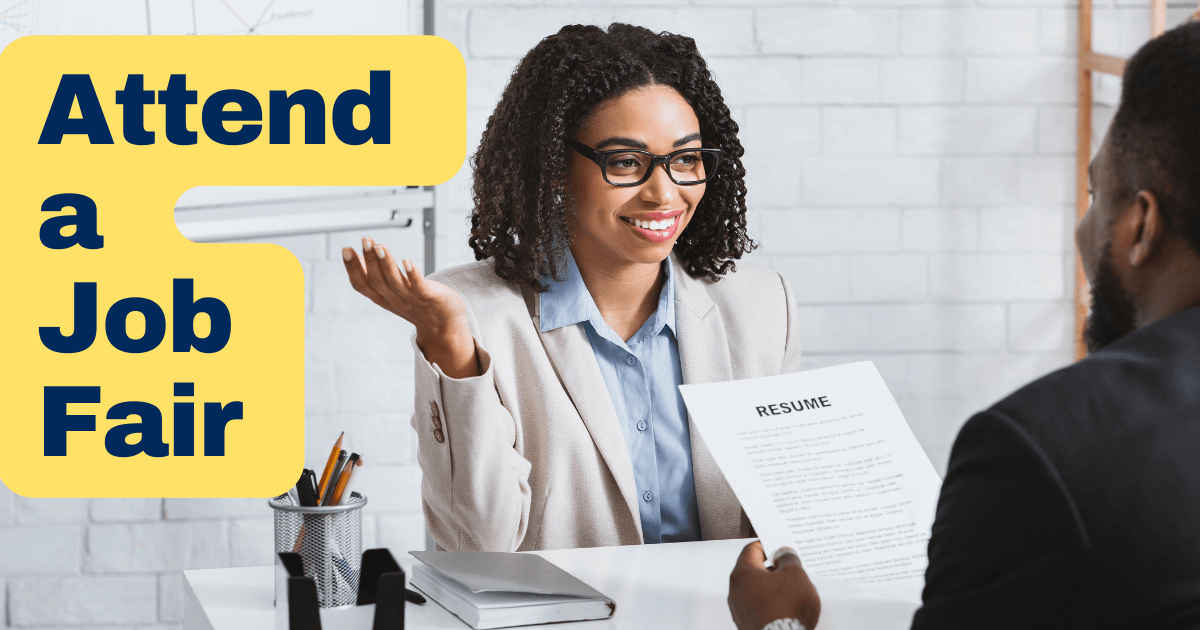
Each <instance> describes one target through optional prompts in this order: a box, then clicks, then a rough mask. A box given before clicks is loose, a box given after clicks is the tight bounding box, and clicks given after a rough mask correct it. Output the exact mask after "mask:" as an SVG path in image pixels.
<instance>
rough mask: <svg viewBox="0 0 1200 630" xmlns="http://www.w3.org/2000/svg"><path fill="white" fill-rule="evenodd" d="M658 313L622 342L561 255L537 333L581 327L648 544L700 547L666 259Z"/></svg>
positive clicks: (576, 270) (569, 259)
mask: <svg viewBox="0 0 1200 630" xmlns="http://www.w3.org/2000/svg"><path fill="white" fill-rule="evenodd" d="M663 268H664V269H665V270H666V274H667V281H666V282H664V283H663V288H662V293H660V294H659V297H658V308H657V309H656V310H655V311H654V314H652V315H651V316H650V318H649V319H647V320H646V323H645V324H643V325H642V327H641V328H640V329H639V330H638V331H637V332H636V333H634V334H633V336H632V337H630V338H629V341H624V340H622V339H621V336H620V335H618V334H617V333H616V332H614V331H613V329H612V328H609V326H608V324H606V323H604V318H603V317H601V316H600V309H598V308H597V307H596V302H595V300H593V299H592V294H591V293H589V292H588V289H587V286H586V285H584V283H583V278H582V277H580V275H579V268H578V267H576V266H575V259H574V257H572V256H571V253H570V250H568V251H567V273H566V277H565V278H564V279H563V281H562V282H554V281H553V280H549V281H548V284H549V290H548V291H546V292H545V293H543V294H542V296H541V298H540V300H541V306H540V315H541V329H542V331H543V332H545V331H548V330H554V329H555V328H561V327H563V326H571V325H573V324H578V323H582V324H583V327H584V329H585V330H586V331H587V335H588V339H589V340H590V341H591V343H592V352H593V353H595V355H596V362H597V363H599V365H600V374H602V375H603V376H604V384H605V385H607V386H608V395H609V397H610V398H611V399H612V402H613V407H614V408H616V411H617V417H618V418H619V419H620V420H621V429H622V430H623V431H624V433H625V444H626V445H627V446H628V447H629V459H630V460H632V462H633V478H634V481H635V483H636V484H637V491H638V506H639V507H640V512H641V514H640V516H641V519H642V540H643V541H644V542H646V543H648V544H649V543H659V542H682V541H688V540H700V511H699V508H698V507H697V505H696V484H695V482H694V481H693V478H692V445H691V437H690V435H689V432H688V423H687V409H686V408H685V407H684V404H683V397H682V396H681V395H680V394H679V389H678V387H677V386H678V385H680V384H682V383H683V371H682V369H681V368H680V366H679V346H678V344H677V343H676V341H675V284H674V281H673V280H672V278H671V264H670V260H666V261H663Z"/></svg>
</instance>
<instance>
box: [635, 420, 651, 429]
mask: <svg viewBox="0 0 1200 630" xmlns="http://www.w3.org/2000/svg"><path fill="white" fill-rule="evenodd" d="M648 426H650V425H648V424H646V421H645V420H642V421H641V422H639V423H637V428H638V431H645V430H646V427H648Z"/></svg>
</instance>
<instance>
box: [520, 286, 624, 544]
mask: <svg viewBox="0 0 1200 630" xmlns="http://www.w3.org/2000/svg"><path fill="white" fill-rule="evenodd" d="M521 292H522V294H523V295H524V297H525V303H526V305H527V306H528V307H529V309H530V316H531V318H532V319H533V325H534V327H535V328H536V329H537V330H538V334H539V335H540V336H541V339H542V347H543V348H545V350H546V355H547V356H548V357H549V358H550V364H551V365H553V366H554V370H555V372H557V373H558V378H559V381H561V382H562V386H563V388H564V389H565V390H566V391H567V395H568V396H570V398H571V402H572V403H574V404H575V409H576V411H578V412H579V417H580V418H582V419H583V424H584V426H586V427H587V430H588V433H590V434H591V436H592V441H593V442H595V444H596V449H597V450H599V451H600V455H601V457H603V458H604V462H605V463H606V464H607V465H608V470H609V472H610V473H611V474H612V476H613V479H615V480H616V482H617V488H618V489H619V490H620V491H621V496H622V498H624V499H625V506H626V508H627V509H628V512H627V513H626V514H624V515H623V516H624V517H625V518H626V520H627V522H629V523H631V524H632V526H633V527H634V528H635V529H636V530H637V540H639V541H640V540H641V539H642V519H641V513H640V512H639V510H638V503H637V484H636V483H635V482H634V478H633V462H632V461H631V460H630V459H629V447H628V446H627V445H626V444H625V434H624V433H623V432H622V431H621V421H620V418H618V417H617V411H616V409H615V408H614V407H613V404H612V398H610V397H609V395H608V388H607V386H606V385H605V384H604V376H603V375H602V374H600V366H599V365H598V364H597V363H596V355H595V353H594V352H593V351H592V343H591V341H589V340H588V337H587V332H585V331H584V329H583V326H582V325H580V324H575V325H572V326H563V327H561V328H555V329H554V330H548V331H546V332H542V331H541V321H540V320H541V317H540V315H539V312H538V310H539V303H540V299H539V297H540V296H539V294H538V293H537V292H535V291H531V290H529V289H528V288H522V290H521Z"/></svg>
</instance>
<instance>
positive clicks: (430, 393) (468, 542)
mask: <svg viewBox="0 0 1200 630" xmlns="http://www.w3.org/2000/svg"><path fill="white" fill-rule="evenodd" d="M467 317H468V320H469V322H470V325H471V332H472V334H473V336H474V339H475V351H476V352H477V353H478V355H479V364H480V368H481V369H482V370H483V373H482V374H481V375H479V376H475V377H471V378H463V379H455V378H451V377H449V376H446V375H445V373H443V372H442V370H441V368H439V367H438V366H437V365H436V364H433V363H430V362H429V361H428V360H427V359H426V358H425V356H424V354H423V353H422V352H421V349H420V347H418V346H417V341H416V333H413V336H412V344H413V350H414V356H415V362H416V366H415V367H416V370H415V372H416V374H415V380H416V388H415V390H416V400H415V401H414V407H413V409H414V410H415V411H414V413H413V417H412V426H413V429H415V430H416V432H417V462H418V463H419V464H420V465H421V499H422V507H423V509H424V512H425V523H426V525H427V526H428V528H429V534H430V536H432V537H433V540H434V542H436V543H437V544H438V546H439V547H441V548H442V549H446V550H449V551H516V549H517V547H519V546H520V545H521V541H523V540H524V538H525V532H526V530H527V528H528V525H529V506H530V491H529V470H530V463H529V461H528V460H526V459H525V458H524V457H522V456H521V455H520V454H519V453H518V452H517V450H516V445H517V436H518V431H517V425H516V422H515V421H514V419H513V416H512V414H511V413H510V412H509V411H508V409H507V408H505V406H504V404H503V402H502V401H501V400H500V395H499V393H498V392H497V390H496V381H495V377H494V373H493V371H492V358H491V355H489V354H488V352H487V350H486V349H485V348H484V347H483V345H482V344H481V343H480V340H479V329H478V325H477V324H476V320H475V317H474V314H473V313H472V311H471V309H470V305H469V304H468V306H467ZM439 425H440V426H439Z"/></svg>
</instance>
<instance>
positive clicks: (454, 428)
mask: <svg viewBox="0 0 1200 630" xmlns="http://www.w3.org/2000/svg"><path fill="white" fill-rule="evenodd" d="M671 264H673V265H674V269H673V273H674V278H675V283H676V284H675V318H676V330H677V331H678V345H679V361H680V364H681V367H682V369H683V380H684V382H685V383H709V382H714V381H728V380H736V379H744V378H753V377H757V376H767V375H773V374H781V373H786V372H794V371H796V370H797V369H799V365H800V342H799V337H798V331H797V318H796V308H795V302H794V299H793V297H792V290H791V287H790V286H789V285H788V283H787V281H786V280H785V279H784V278H783V277H782V276H780V275H779V274H778V273H776V272H773V271H770V270H767V269H764V268H762V267H756V266H754V265H750V264H745V263H739V264H738V266H737V271H736V272H735V273H732V274H727V275H726V276H725V277H724V278H722V279H721V280H720V281H719V282H715V283H712V282H708V281H703V280H696V279H694V278H692V277H691V276H689V275H687V273H686V272H685V271H684V270H683V268H682V267H681V266H680V264H679V262H678V261H677V260H676V259H675V257H674V256H672V257H671ZM430 278H432V279H435V280H438V281H440V282H443V283H445V284H446V285H449V286H450V287H452V288H454V289H455V290H457V291H458V292H459V293H460V294H461V295H462V296H463V299H464V301H465V302H466V305H467V319H468V321H469V322H470V326H471V332H472V333H473V334H474V337H475V345H476V348H477V350H478V352H479V359H480V366H481V368H482V369H483V374H482V375H481V376H477V377H473V378H466V379H453V378H450V377H448V376H446V375H445V374H443V373H442V371H441V370H440V369H439V368H438V367H437V366H436V365H433V364H431V363H429V362H428V361H426V360H425V358H424V357H423V356H422V354H421V351H420V349H419V348H417V347H416V341H415V335H414V339H413V347H414V348H415V349H416V407H415V409H416V412H415V413H414V414H413V418H412V426H413V428H414V429H416V431H417V436H418V438H417V441H418V450H417V460H418V462H419V463H420V465H421V471H422V473H423V475H422V481H421V497H422V502H423V506H424V511H425V520H426V523H427V525H428V528H429V533H430V534H431V535H432V536H433V539H434V541H435V542H437V544H438V545H439V546H440V547H442V548H443V549H448V550H452V551H472V550H482V551H514V550H520V551H526V550H532V549H560V548H569V547H598V546H608V545H637V544H641V543H642V526H641V519H640V517H639V511H638V503H637V502H638V493H637V489H636V488H635V486H634V477H633V465H632V463H631V461H630V458H629V450H628V448H627V447H626V445H625V437H624V434H623V433H622V431H621V426H620V423H619V420H618V417H617V413H616V410H615V409H614V407H613V404H612V400H611V399H610V398H609V395H608V389H607V387H606V386H605V383H604V378H603V376H601V374H600V368H599V365H598V364H597V362H596V357H595V355H594V354H593V352H592V347H591V343H590V342H589V341H588V337H587V333H586V332H585V331H584V329H583V325H582V324H575V325H573V326H566V327H563V328H558V329H556V330H552V331H549V332H544V333H543V332H540V326H539V316H538V302H539V300H538V298H539V294H538V293H536V292H534V291H530V290H528V289H523V288H521V287H520V286H518V285H517V284H514V283H510V282H508V281H505V280H502V279H501V278H500V277H499V276H497V275H496V274H495V273H494V272H493V271H492V269H491V267H490V266H489V265H488V263H486V262H475V263H471V264H467V265H462V266H459V267H453V268H450V269H446V270H444V271H440V272H438V273H436V274H433V275H431V276H430ZM689 425H690V429H691V442H692V444H691V446H692V466H693V476H694V478H695V483H696V498H697V502H698V503H699V508H700V531H701V535H702V536H703V537H704V539H706V540H711V539H721V538H738V537H744V536H746V535H748V532H749V522H748V521H747V520H746V518H745V516H744V514H743V513H742V509H741V504H740V503H738V500H737V497H735V496H734V494H733V491H732V490H731V489H730V488H729V484H728V483H727V482H726V481H725V477H724V476H723V475H722V474H721V471H720V470H719V469H718V468H717V465H716V463H715V462H714V461H713V458H712V454H711V453H710V452H709V450H708V448H707V447H706V446H705V445H704V440H703V439H702V438H701V436H700V432H699V431H698V430H697V429H696V427H695V424H694V423H692V422H690V419H689Z"/></svg>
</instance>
